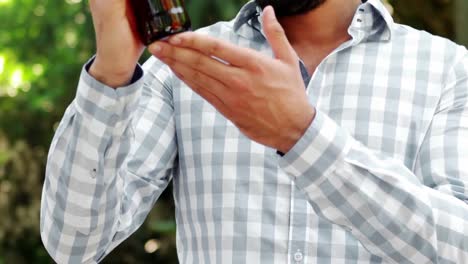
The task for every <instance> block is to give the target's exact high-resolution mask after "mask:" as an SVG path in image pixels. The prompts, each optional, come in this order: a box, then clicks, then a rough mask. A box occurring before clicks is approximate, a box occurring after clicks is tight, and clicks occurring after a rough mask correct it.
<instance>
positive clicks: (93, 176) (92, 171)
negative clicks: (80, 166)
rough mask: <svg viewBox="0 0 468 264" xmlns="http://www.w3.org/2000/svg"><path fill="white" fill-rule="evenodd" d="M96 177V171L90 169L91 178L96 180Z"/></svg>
mask: <svg viewBox="0 0 468 264" xmlns="http://www.w3.org/2000/svg"><path fill="white" fill-rule="evenodd" d="M96 176H97V170H96V169H92V170H91V178H93V179H96Z"/></svg>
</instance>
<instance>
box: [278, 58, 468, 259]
mask: <svg viewBox="0 0 468 264" xmlns="http://www.w3.org/2000/svg"><path fill="white" fill-rule="evenodd" d="M464 53H465V54H466V50H465V51H464ZM467 143H468V55H464V57H463V58H462V59H460V60H459V61H458V62H457V63H456V64H455V66H454V67H453V69H452V71H451V73H450V75H449V77H448V79H447V82H446V87H445V90H444V91H443V92H442V98H441V101H440V105H439V108H438V110H437V112H436V113H435V115H434V117H433V121H432V125H431V127H430V129H429V131H428V133H427V135H426V137H425V139H424V141H423V143H422V146H421V149H420V151H419V155H418V159H417V161H416V165H415V169H414V172H413V171H411V170H410V169H408V168H406V167H405V166H404V164H403V163H402V162H400V161H397V160H394V159H390V158H385V157H381V156H379V155H377V154H375V153H373V152H372V151H371V150H369V149H368V148H367V147H365V146H363V145H362V144H360V143H359V142H358V141H356V140H355V139H354V138H352V137H351V136H350V135H348V134H347V133H346V132H345V131H344V130H343V129H342V128H340V127H339V126H338V125H337V124H336V123H335V122H333V121H332V120H331V119H329V118H328V117H327V116H326V115H325V114H323V113H320V112H318V113H317V116H316V118H315V120H314V122H313V124H312V125H311V127H310V128H309V129H308V131H307V132H306V134H305V135H304V136H303V137H302V139H301V140H300V141H299V142H298V143H297V144H296V145H295V146H294V147H293V148H292V150H291V151H290V152H289V153H287V154H286V155H285V156H284V157H283V158H282V160H281V166H282V167H283V168H284V169H285V170H286V171H287V172H288V173H289V174H290V175H291V176H292V177H293V179H294V181H295V183H296V184H297V186H299V187H300V188H301V189H302V190H303V191H304V192H305V193H306V194H307V196H308V198H309V201H310V203H311V204H312V205H313V207H314V208H315V209H316V211H317V212H318V213H319V214H321V215H322V216H323V217H325V218H326V219H328V220H329V221H331V222H332V223H335V224H338V225H340V226H342V227H343V228H344V229H346V230H348V231H349V232H351V233H352V234H353V235H354V236H355V237H356V238H357V239H359V240H360V241H361V243H362V244H363V246H364V247H366V248H367V249H368V250H369V251H370V252H371V253H373V254H375V255H378V256H381V257H382V258H383V259H384V260H385V261H388V262H390V263H465V262H467V261H468V205H467V201H468V166H467V162H468V148H467V145H468V144H467ZM420 179H422V181H421V180H420Z"/></svg>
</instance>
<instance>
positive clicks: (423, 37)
mask: <svg viewBox="0 0 468 264" xmlns="http://www.w3.org/2000/svg"><path fill="white" fill-rule="evenodd" d="M392 34H393V41H394V42H401V43H403V42H404V43H405V44H406V45H411V46H413V47H416V48H417V49H418V50H419V51H420V52H421V53H430V54H441V55H442V54H443V55H444V57H445V59H450V58H452V59H453V60H457V58H460V56H466V52H467V50H466V47H464V46H462V45H460V44H458V43H456V42H454V41H452V40H450V39H448V38H446V37H442V36H438V35H434V34H432V33H429V32H427V31H424V30H419V29H416V28H413V27H411V26H408V25H404V24H398V23H395V24H394V26H393V30H392Z"/></svg>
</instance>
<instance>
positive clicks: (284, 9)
mask: <svg viewBox="0 0 468 264" xmlns="http://www.w3.org/2000/svg"><path fill="white" fill-rule="evenodd" d="M325 1H326V0H255V2H256V3H257V5H259V6H260V7H261V8H262V9H263V8H265V7H266V6H268V5H271V6H272V7H273V8H274V9H275V13H276V16H278V17H284V16H294V15H300V14H304V13H307V12H309V11H311V10H313V9H315V8H317V7H318V6H319V5H321V4H322V3H323V2H325Z"/></svg>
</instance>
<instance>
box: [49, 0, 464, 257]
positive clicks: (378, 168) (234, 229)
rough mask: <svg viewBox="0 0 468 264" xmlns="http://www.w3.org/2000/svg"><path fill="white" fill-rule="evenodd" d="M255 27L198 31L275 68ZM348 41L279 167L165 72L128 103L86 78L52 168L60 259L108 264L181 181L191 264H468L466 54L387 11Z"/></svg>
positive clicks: (333, 57) (321, 77) (52, 223)
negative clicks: (263, 57) (264, 57)
mask: <svg viewBox="0 0 468 264" xmlns="http://www.w3.org/2000/svg"><path fill="white" fill-rule="evenodd" d="M260 15H261V13H260V12H259V10H258V9H257V8H256V7H255V4H254V3H253V2H250V3H248V4H247V5H246V6H244V8H243V9H242V10H241V12H240V13H239V15H238V17H237V18H236V19H235V20H233V21H231V22H222V23H218V24H215V25H213V26H210V27H208V28H205V29H202V30H200V32H203V33H205V34H209V35H212V36H216V37H218V38H222V39H225V40H229V41H231V42H233V43H235V44H237V45H239V46H245V47H250V48H252V49H255V50H258V51H261V52H264V53H266V54H270V55H271V54H272V52H271V49H270V47H269V45H268V43H267V41H266V40H265V38H264V36H263V34H262V30H261V23H260V22H259V16H260ZM349 33H350V35H351V36H352V40H350V41H348V42H346V43H344V44H343V45H341V46H340V47H339V48H338V49H337V50H335V51H334V52H333V53H332V54H330V55H329V56H328V57H327V58H326V59H325V60H324V61H323V62H322V63H321V64H320V65H319V67H318V68H317V70H316V72H315V73H314V75H313V76H311V78H310V82H309V83H308V88H307V89H308V96H309V98H310V102H311V104H312V105H314V106H316V107H317V109H318V114H317V117H316V119H315V120H314V122H313V123H312V125H311V126H310V128H309V129H308V130H307V132H306V133H305V135H304V136H303V137H302V138H301V140H300V141H299V142H298V143H297V144H296V145H295V146H294V148H293V149H292V150H291V151H290V152H289V153H286V155H285V156H283V157H280V156H279V155H277V154H276V151H275V150H274V149H271V148H268V147H265V146H262V145H260V144H257V143H255V142H252V141H251V140H249V139H248V138H246V137H245V136H244V135H242V134H241V133H240V132H239V130H238V129H237V128H236V127H235V126H234V125H233V124H232V123H231V122H230V121H228V120H226V119H225V118H224V117H223V116H222V115H220V114H219V113H218V112H217V111H216V110H215V109H214V108H213V107H212V106H211V105H210V104H209V103H207V102H206V101H204V100H203V99H202V98H201V97H200V96H198V95H197V94H195V93H194V92H192V90H191V89H190V88H188V87H187V86H186V85H185V84H184V83H182V82H181V81H180V80H178V79H177V78H176V77H175V76H174V75H173V74H172V73H171V72H170V70H169V69H168V68H167V67H166V66H164V65H163V64H162V63H161V62H159V61H157V60H156V59H155V58H151V59H150V60H149V61H148V62H147V63H146V64H145V65H144V71H145V73H144V74H145V75H144V77H143V78H139V80H138V81H136V82H135V83H134V84H131V85H129V86H128V87H125V88H121V89H117V90H113V89H110V88H108V87H105V86H104V85H103V84H100V83H99V82H97V81H96V80H94V79H92V78H91V77H90V76H89V75H88V73H87V72H86V70H83V72H82V77H81V81H80V83H79V85H78V92H77V96H76V99H75V101H74V102H73V103H72V104H71V105H70V107H69V108H68V110H67V111H66V113H65V116H64V117H63V120H62V122H61V124H60V126H59V128H58V130H57V132H56V135H55V138H54V140H53V142H52V146H51V149H50V153H49V157H48V166H47V172H46V174H47V177H46V182H45V185H44V192H43V200H42V210H41V234H42V238H43V242H44V245H45V246H46V248H47V249H48V251H49V253H50V254H51V256H52V257H53V258H54V259H55V260H56V261H57V262H60V263H82V262H83V263H94V262H97V261H99V260H101V259H102V258H103V257H104V256H105V255H106V254H107V253H109V252H110V251H111V250H112V249H113V248H115V247H116V246H117V245H118V244H119V243H120V242H122V241H123V240H124V239H125V238H127V237H128V236H129V235H130V234H131V233H133V232H134V231H135V230H136V229H137V228H138V227H139V226H140V225H141V224H142V222H143V221H144V219H145V217H146V215H147V214H148V212H149V211H150V210H151V208H152V206H153V204H154V203H155V202H156V200H157V199H158V197H159V195H160V194H161V192H162V191H163V190H164V189H165V188H166V187H167V185H168V183H169V182H170V181H171V180H172V181H173V183H174V198H175V202H176V219H177V227H178V229H177V245H178V255H179V260H180V262H181V263H268V264H275V263H278V264H284V263H334V264H335V263H418V264H419V263H467V262H468V235H467V234H468V205H467V203H466V202H467V200H468V187H467V186H468V166H467V165H466V164H464V163H465V162H467V161H468V147H467V146H468V52H467V50H466V49H465V48H463V47H461V46H457V45H456V44H454V43H452V42H450V41H448V40H445V39H442V38H439V37H434V36H432V35H430V34H428V33H425V32H420V31H416V30H414V29H412V28H409V27H406V26H403V25H398V24H395V23H394V22H393V21H392V18H391V16H390V15H389V14H388V13H387V11H386V10H385V8H384V7H383V5H382V4H381V3H380V2H379V1H378V0H369V1H367V2H366V3H363V4H362V5H361V6H360V7H359V9H358V10H357V11H356V15H355V18H354V20H353V22H352V24H351V25H350V28H349ZM137 74H143V73H142V72H141V69H140V68H138V69H137ZM305 77H306V76H305ZM305 79H306V78H305Z"/></svg>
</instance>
